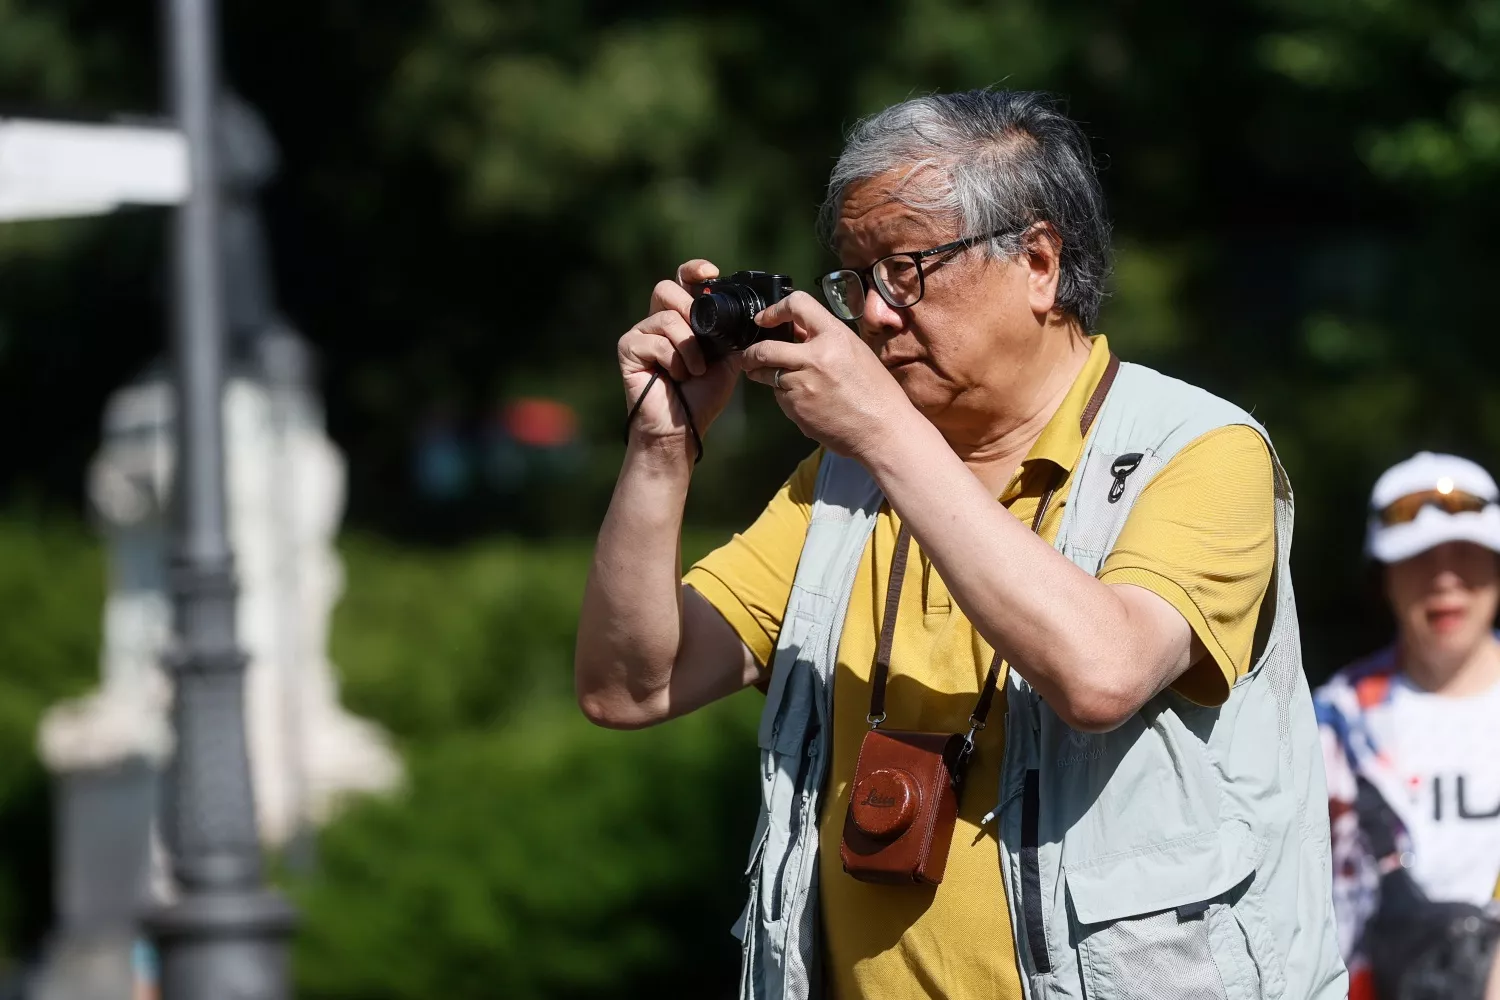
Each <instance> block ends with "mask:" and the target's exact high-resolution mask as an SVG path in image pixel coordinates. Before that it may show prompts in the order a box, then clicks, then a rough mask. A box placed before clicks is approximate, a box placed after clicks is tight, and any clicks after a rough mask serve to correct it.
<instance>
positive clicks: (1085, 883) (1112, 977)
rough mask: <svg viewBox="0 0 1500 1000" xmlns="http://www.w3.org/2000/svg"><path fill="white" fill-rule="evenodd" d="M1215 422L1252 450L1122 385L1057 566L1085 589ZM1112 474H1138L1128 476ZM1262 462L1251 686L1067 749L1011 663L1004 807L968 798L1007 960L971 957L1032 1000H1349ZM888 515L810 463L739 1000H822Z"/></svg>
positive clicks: (1164, 382)
mask: <svg viewBox="0 0 1500 1000" xmlns="http://www.w3.org/2000/svg"><path fill="white" fill-rule="evenodd" d="M1230 424H1245V425H1247V426H1250V427H1253V428H1255V430H1256V431H1257V432H1259V433H1260V434H1261V435H1262V436H1264V435H1265V430H1264V429H1263V428H1262V427H1260V425H1259V424H1257V423H1255V421H1254V420H1253V419H1252V418H1251V417H1250V416H1249V415H1248V414H1246V413H1245V412H1244V411H1242V410H1240V409H1239V408H1237V407H1235V406H1233V405H1231V404H1229V403H1226V402H1224V401H1223V400H1221V399H1218V398H1216V397H1214V396H1212V395H1210V394H1208V393H1206V392H1204V391H1202V390H1201V389H1197V388H1194V387H1193V386H1190V385H1187V384H1185V383H1183V382H1179V381H1176V380H1175V379H1169V378H1167V377H1166V376H1163V375H1160V374H1158V373H1156V372H1154V371H1151V370H1150V369H1147V368H1142V367H1140V366H1137V365H1128V364H1127V365H1122V366H1121V367H1120V371H1119V375H1118V377H1117V378H1116V379H1115V383H1114V385H1113V387H1112V388H1111V389H1110V392H1109V396H1108V397H1107V399H1106V401H1105V403H1104V407H1103V409H1102V410H1101V411H1100V412H1099V415H1098V417H1097V419H1096V421H1095V424H1094V428H1093V430H1092V433H1091V434H1090V436H1089V438H1088V440H1087V441H1086V442H1085V446H1084V453H1083V456H1082V458H1081V460H1080V463H1079V466H1078V468H1077V470H1076V473H1075V475H1074V478H1073V484H1072V488H1071V491H1070V494H1069V496H1068V502H1067V505H1066V507H1065V508H1064V509H1063V517H1062V524H1061V527H1060V528H1059V530H1058V537H1057V541H1056V547H1057V548H1058V549H1059V550H1060V551H1061V552H1062V553H1063V555H1065V556H1067V557H1068V558H1069V559H1071V560H1072V561H1073V562H1074V563H1076V564H1077V565H1078V566H1080V567H1082V568H1083V569H1084V570H1085V571H1087V572H1089V573H1091V574H1097V573H1098V571H1099V568H1100V566H1101V565H1102V563H1103V561H1104V557H1105V556H1106V555H1107V554H1108V553H1109V551H1110V550H1111V548H1113V546H1114V543H1115V539H1116V538H1117V537H1118V536H1119V533H1120V529H1121V527H1122V526H1123V525H1124V523H1125V519H1126V517H1127V515H1128V514H1129V513H1130V510H1131V508H1132V507H1133V505H1134V503H1135V500H1136V498H1137V497H1138V496H1139V495H1140V491H1141V488H1142V487H1143V486H1144V485H1145V484H1146V483H1147V482H1148V481H1149V480H1150V479H1151V477H1152V476H1153V475H1154V474H1155V473H1156V472H1157V471H1158V470H1159V469H1160V468H1161V467H1162V466H1163V465H1165V464H1166V463H1167V462H1168V461H1170V460H1171V458H1172V456H1174V455H1175V454H1176V453H1177V452H1178V451H1179V450H1181V449H1182V448H1183V447H1184V446H1185V445H1187V444H1188V443H1189V442H1191V441H1193V440H1194V439H1196V438H1198V437H1200V436H1202V435H1203V434H1205V433H1207V432H1208V431H1211V430H1214V429H1215V428H1218V427H1224V426H1228V425H1230ZM1269 443H1270V442H1269V439H1267V445H1268V446H1269ZM1122 455H1139V456H1140V458H1139V462H1138V464H1136V465H1135V467H1134V469H1133V471H1131V472H1129V473H1128V474H1126V475H1123V476H1122V475H1120V474H1119V473H1118V472H1117V466H1116V465H1115V460H1116V459H1117V458H1119V457H1120V456H1122ZM1274 455H1275V453H1274V451H1273V452H1272V457H1273V465H1274V467H1275V479H1276V484H1275V488H1276V568H1275V571H1274V573H1273V576H1272V580H1271V585H1270V587H1269V589H1268V592H1267V594H1266V597H1265V601H1264V603H1263V604H1262V606H1261V612H1260V618H1259V624H1258V627H1257V630H1256V637H1255V645H1254V665H1253V667H1252V669H1251V670H1250V672H1249V673H1247V674H1246V675H1245V676H1244V677H1242V678H1240V680H1239V681H1238V682H1237V683H1236V684H1235V685H1234V687H1233V689H1232V690H1231V692H1230V695H1229V700H1228V701H1227V702H1226V703H1225V704H1224V705H1223V706H1221V707H1219V708H1202V707H1199V706H1195V705H1193V704H1192V703H1191V702H1189V701H1187V700H1186V699H1185V698H1182V697H1181V696H1179V695H1177V694H1176V693H1175V692H1171V691H1168V692H1166V693H1163V694H1161V695H1158V696H1157V697H1156V698H1153V699H1152V700H1151V701H1150V702H1148V703H1147V704H1146V706H1145V707H1144V708H1142V709H1141V711H1140V712H1139V713H1137V714H1136V715H1135V716H1134V717H1132V718H1131V719H1130V720H1129V721H1128V722H1126V723H1125V724H1124V725H1123V726H1121V727H1120V728H1119V729H1117V730H1115V731H1114V732H1111V733H1105V734H1090V733H1081V732H1077V731H1076V730H1073V729H1070V728H1069V727H1068V726H1067V725H1065V724H1064V723H1063V722H1062V720H1061V719H1059V718H1058V717H1057V715H1056V713H1054V712H1053V711H1052V710H1051V709H1050V708H1048V707H1047V704H1046V703H1045V702H1044V701H1042V699H1041V698H1040V697H1039V696H1038V695H1037V694H1036V693H1035V692H1034V691H1033V690H1032V689H1031V687H1030V685H1028V684H1027V683H1026V681H1025V680H1024V676H1025V674H1026V665H1025V664H1024V663H1017V664H1014V665H1013V666H1014V668H1015V669H1013V670H1011V671H1010V673H1009V679H1008V682H1007V683H1008V685H1009V690H1008V699H1007V717H1006V729H1005V733H1006V747H1005V759H1004V763H1003V765H1002V767H1001V774H1000V786H999V788H998V789H996V790H987V789H981V788H979V787H977V786H974V785H972V784H971V785H970V786H969V787H968V788H967V789H966V792H965V794H968V795H986V794H996V795H998V820H997V821H998V824H999V826H998V832H999V838H1000V861H1001V866H1002V869H1003V870H1002V873H1001V874H1002V876H1003V878H1004V882H1005V888H1006V897H1007V901H1008V903H1009V906H1010V914H1011V925H1012V927H1013V928H1014V934H1015V940H1014V942H1010V941H993V942H973V943H971V944H969V945H966V946H972V947H992V948H999V949H1004V950H1006V951H1010V950H1011V949H1012V948H1013V949H1014V951H1015V954H1016V955H1017V956H1018V957H1019V960H1020V964H1021V982H1022V984H1023V987H1024V989H1025V992H1026V994H1027V997H1028V998H1029V1000H1042V998H1069V1000H1082V998H1090V1000H1109V998H1113V1000H1136V998H1140V1000H1173V998H1179V997H1180V998H1188V997H1191V998H1194V1000H1201V998H1223V1000H1260V998H1271V1000H1279V998H1283V997H1285V998H1289V1000H1303V998H1314V997H1315V998H1318V1000H1334V998H1342V997H1344V996H1346V994H1347V989H1348V987H1347V977H1346V974H1345V972H1344V967H1343V964H1342V962H1341V960H1340V958H1339V950H1338V942H1337V938H1336V935H1335V933H1334V924H1333V907H1332V901H1331V874H1330V869H1329V864H1330V861H1329V844H1328V807H1327V802H1328V799H1327V792H1326V789H1325V787H1324V779H1323V765H1322V755H1321V751H1320V749H1319V742H1318V731H1317V726H1316V724H1315V722H1314V720H1313V712H1312V700H1311V696H1310V694H1309V691H1308V687H1307V681H1306V678H1305V677H1304V676H1303V673H1302V653H1301V644H1300V638H1299V633H1298V629H1297V610H1296V604H1295V601H1294V599H1293V596H1292V581H1291V573H1290V568H1289V554H1290V550H1291V536H1292V494H1291V488H1290V486H1289V484H1288V483H1287V479H1286V474H1285V473H1284V472H1283V470H1282V468H1281V464H1280V462H1279V461H1276V460H1275V457H1274ZM1129 465H1131V462H1129V461H1126V462H1123V463H1121V465H1120V466H1118V468H1119V469H1124V468H1125V467H1126V466H1129ZM882 501H883V497H882V496H881V493H880V489H879V487H878V486H876V485H875V482H874V481H873V480H872V479H871V478H870V476H869V474H868V473H867V472H865V470H864V469H863V468H862V467H861V466H860V465H858V464H857V463H855V462H853V461H851V460H849V459H843V458H839V457H836V456H832V455H830V456H828V457H827V458H825V459H824V461H823V464H822V467H821V468H820V469H819V471H818V481H817V489H816V495H815V499H814V502H813V512H812V521H811V524H810V525H809V527H808V531H807V539H806V541H805V543H804V544H803V548H802V556H801V560H800V562H799V563H798V566H797V575H796V579H795V581H794V583H793V586H792V593H791V597H790V599H789V601H788V603H787V609H786V614H785V616H784V619H783V622H782V628H781V634H780V637H779V639H778V641H777V648H776V654H775V660H774V662H773V670H772V677H771V687H770V690H769V691H768V693H767V698H766V706H765V711H764V714H763V715H762V718H761V724H760V729H759V738H758V742H759V746H760V764H761V774H760V777H761V792H762V801H761V814H760V821H759V823H758V824H757V828H756V832H755V837H754V842H753V846H752V848H751V855H750V864H749V867H748V870H747V874H748V875H749V878H750V899H749V901H748V903H747V904H746V908H745V912H744V914H743V915H742V917H741V921H740V923H739V924H738V925H737V926H736V934H737V935H738V936H739V937H740V938H741V941H742V943H743V949H744V960H743V963H742V968H741V982H740V996H741V997H742V998H744V1000H805V998H811V997H819V996H821V995H822V988H821V976H820V971H819V961H820V958H821V953H822V947H821V944H820V942H819V937H818V926H819V921H820V919H821V914H820V912H819V905H818V880H819V878H820V877H823V876H826V877H828V878H848V877H849V876H847V875H845V874H844V873H843V872H838V871H830V872H820V871H819V866H818V819H819V816H820V812H821V808H822V803H821V798H822V793H823V788H824V784H825V779H826V777H827V766H828V759H829V749H828V748H829V746H830V743H831V740H830V735H831V733H830V728H831V726H832V719H833V677H834V666H835V663H836V661H837V657H838V647H839V641H840V639H841V637H842V635H843V630H844V629H843V626H844V614H845V611H846V610H847V608H848V603H849V597H850V593H851V591H852V589H853V586H854V576H855V573H856V571H857V569H858V566H859V560H860V557H861V556H862V554H863V552H864V549H865V546H866V544H867V543H868V541H869V538H870V533H871V531H872V529H873V528H874V525H875V518H876V515H877V513H878V512H879V510H880V506H881V503H882ZM889 891H891V892H900V891H901V889H900V888H899V887H891V888H890V889H889Z"/></svg>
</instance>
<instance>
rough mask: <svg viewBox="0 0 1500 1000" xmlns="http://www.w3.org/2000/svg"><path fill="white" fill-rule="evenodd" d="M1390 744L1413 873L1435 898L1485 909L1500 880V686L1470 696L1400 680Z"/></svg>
mask: <svg viewBox="0 0 1500 1000" xmlns="http://www.w3.org/2000/svg"><path fill="white" fill-rule="evenodd" d="M1385 721H1386V722H1388V724H1389V728H1388V729H1386V727H1385V726H1382V727H1381V728H1383V729H1386V732H1385V733H1384V734H1383V739H1382V740H1381V743H1382V744H1383V745H1386V746H1390V747H1391V749H1392V751H1393V752H1392V757H1393V758H1394V759H1395V760H1396V761H1397V762H1398V764H1399V766H1400V767H1401V768H1402V770H1403V771H1404V772H1405V773H1404V778H1405V783H1406V788H1407V792H1408V794H1407V796H1406V799H1405V801H1398V802H1392V803H1391V806H1392V808H1394V809H1395V810H1396V812H1397V813H1398V814H1399V815H1400V816H1401V819H1402V821H1403V822H1405V824H1406V827H1407V830H1408V832H1410V834H1411V838H1412V848H1413V853H1415V855H1416V858H1415V864H1414V865H1413V867H1412V874H1413V875H1414V876H1415V877H1416V880H1417V883H1418V884H1419V885H1421V886H1422V888H1423V889H1424V890H1425V891H1426V892H1427V894H1428V896H1429V897H1431V898H1432V899H1437V900H1456V901H1463V902H1469V903H1475V904H1481V903H1484V902H1486V901H1487V900H1489V899H1490V898H1491V897H1492V896H1493V895H1494V891H1495V882H1496V878H1497V876H1500V684H1496V685H1494V686H1493V687H1491V688H1490V689H1489V690H1488V691H1485V692H1483V693H1481V694H1477V695H1473V696H1472V697H1468V698H1450V697H1447V696H1444V695H1436V694H1432V693H1430V692H1428V691H1424V690H1422V689H1421V688H1419V687H1417V686H1415V685H1414V684H1412V683H1411V681H1409V680H1408V679H1407V678H1406V677H1405V676H1404V675H1401V674H1398V675H1397V676H1396V677H1395V679H1394V680H1393V682H1392V685H1391V702H1390V712H1389V714H1388V715H1386V716H1385Z"/></svg>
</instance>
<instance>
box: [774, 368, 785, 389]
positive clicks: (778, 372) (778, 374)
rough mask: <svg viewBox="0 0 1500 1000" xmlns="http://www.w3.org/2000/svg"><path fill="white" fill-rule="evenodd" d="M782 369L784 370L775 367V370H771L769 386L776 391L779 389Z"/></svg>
mask: <svg viewBox="0 0 1500 1000" xmlns="http://www.w3.org/2000/svg"><path fill="white" fill-rule="evenodd" d="M784 371H786V369H785V368H777V369H776V370H775V371H773V372H771V388H773V389H775V390H776V391H778V392H780V391H781V373H782V372H784Z"/></svg>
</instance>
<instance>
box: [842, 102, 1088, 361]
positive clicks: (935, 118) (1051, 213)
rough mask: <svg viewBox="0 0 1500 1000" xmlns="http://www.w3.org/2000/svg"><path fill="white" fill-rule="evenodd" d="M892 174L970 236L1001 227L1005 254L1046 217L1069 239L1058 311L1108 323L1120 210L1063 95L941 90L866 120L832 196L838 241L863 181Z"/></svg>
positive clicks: (916, 204)
mask: <svg viewBox="0 0 1500 1000" xmlns="http://www.w3.org/2000/svg"><path fill="white" fill-rule="evenodd" d="M891 171H901V172H902V173H903V174H904V177H905V179H907V180H912V179H914V178H916V176H917V175H918V174H919V173H920V174H922V175H923V176H922V180H921V182H920V183H914V184H912V185H910V186H909V187H905V189H904V191H903V193H902V194H900V195H898V197H900V198H901V200H902V201H903V202H904V203H906V204H908V205H910V206H911V207H913V208H916V209H920V210H922V211H930V212H934V213H938V214H941V215H945V216H949V217H951V218H953V219H954V220H955V221H957V222H959V223H960V224H961V226H962V227H963V232H961V233H959V234H958V235H959V236H960V237H964V236H972V235H981V234H984V233H991V232H997V231H999V232H1001V233H1002V235H1001V236H1000V237H999V238H997V239H994V240H991V241H989V252H990V254H991V255H993V256H996V257H1015V256H1016V255H1018V254H1020V253H1023V252H1025V250H1026V249H1027V239H1028V235H1027V234H1028V233H1029V232H1030V230H1031V227H1033V226H1035V225H1036V224H1037V223H1039V222H1045V223H1047V224H1048V225H1050V226H1051V228H1052V230H1053V233H1054V234H1055V235H1054V236H1053V238H1055V239H1056V240H1058V241H1059V242H1060V244H1061V246H1060V254H1059V257H1060V270H1061V273H1060V275H1059V278H1058V287H1057V308H1058V310H1059V311H1061V312H1063V313H1064V314H1066V315H1069V316H1071V317H1072V318H1073V319H1075V320H1077V322H1078V323H1079V325H1080V326H1082V327H1083V329H1084V331H1085V332H1090V333H1091V332H1093V330H1094V326H1095V324H1096V323H1098V321H1099V306H1100V303H1101V301H1102V300H1103V298H1104V282H1105V279H1106V278H1107V277H1108V275H1109V235H1110V226H1109V217H1108V215H1107V214H1106V212H1105V206H1104V192H1103V191H1102V190H1101V188H1100V186H1099V177H1098V175H1097V173H1096V172H1095V169H1094V161H1093V158H1092V156H1091V154H1090V152H1089V140H1088V137H1087V136H1086V135H1084V133H1083V129H1081V128H1079V127H1078V124H1077V123H1076V122H1074V121H1073V120H1072V119H1071V118H1069V117H1068V116H1067V115H1066V114H1064V113H1063V111H1062V109H1061V107H1060V106H1059V102H1058V101H1057V100H1056V99H1055V98H1053V97H1051V96H1050V95H1047V94H1043V93H1038V92H1035V91H1016V90H971V91H967V92H965V93H962V94H932V95H929V96H926V97H917V98H913V99H911V100H909V101H903V102H902V103H900V104H897V105H894V106H892V107H889V108H886V109H885V110H884V111H881V112H879V113H878V114H874V115H871V116H870V117H869V118H866V119H864V120H863V121H861V122H859V123H858V124H856V125H855V126H854V129H853V130H852V131H851V132H850V134H849V139H848V142H847V143H846V144H845V146H844V151H843V153H842V154H841V155H840V156H839V160H838V163H837V164H836V165H835V166H834V168H833V176H832V177H831V178H829V181H828V197H827V199H826V200H825V201H824V203H823V208H822V211H821V213H820V215H821V220H820V221H821V224H822V226H821V228H822V230H823V234H824V237H825V238H826V239H829V240H830V241H831V239H832V236H833V229H834V226H835V225H836V224H837V222H838V216H839V211H840V209H841V208H842V206H843V201H844V196H845V195H846V194H847V193H848V190H849V188H850V186H851V185H854V184H856V183H858V182H860V181H867V180H870V179H872V178H874V177H878V176H880V175H882V174H886V173H889V172H891Z"/></svg>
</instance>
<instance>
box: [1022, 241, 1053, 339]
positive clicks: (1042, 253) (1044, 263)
mask: <svg viewBox="0 0 1500 1000" xmlns="http://www.w3.org/2000/svg"><path fill="white" fill-rule="evenodd" d="M1021 239H1022V248H1021V255H1022V257H1021V259H1022V260H1023V261H1024V262H1025V264H1026V267H1027V271H1028V273H1027V276H1026V291H1027V298H1028V300H1029V303H1030V305H1031V311H1032V313H1034V314H1035V315H1036V316H1038V317H1045V316H1048V315H1050V314H1051V313H1052V310H1053V309H1055V308H1056V307H1057V288H1058V285H1059V283H1060V282H1061V280H1062V237H1060V236H1059V235H1058V232H1057V230H1056V229H1055V228H1054V227H1053V225H1052V223H1050V222H1038V223H1036V224H1035V225H1033V226H1032V227H1031V228H1030V229H1028V230H1026V233H1025V235H1023V236H1022V237H1021Z"/></svg>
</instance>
